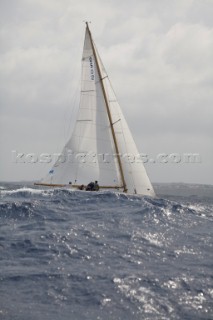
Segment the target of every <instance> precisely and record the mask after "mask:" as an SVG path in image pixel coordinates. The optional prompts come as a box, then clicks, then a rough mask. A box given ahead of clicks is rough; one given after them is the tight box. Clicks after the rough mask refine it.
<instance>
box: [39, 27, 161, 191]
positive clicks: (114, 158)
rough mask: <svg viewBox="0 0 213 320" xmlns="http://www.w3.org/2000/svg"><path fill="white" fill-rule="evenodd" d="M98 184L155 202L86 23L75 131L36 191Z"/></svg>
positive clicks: (103, 187) (151, 188)
mask: <svg viewBox="0 0 213 320" xmlns="http://www.w3.org/2000/svg"><path fill="white" fill-rule="evenodd" d="M95 180H97V181H98V183H99V186H100V190H102V189H104V190H106V189H110V190H114V191H120V192H124V193H127V194H138V195H148V196H155V192H154V189H153V186H152V184H151V182H150V180H149V178H148V175H147V173H146V170H145V168H144V165H143V162H142V160H141V158H140V154H139V152H138V150H137V147H136V144H135V142H134V140H133V137H132V134H131V132H130V130H129V127H128V125H127V122H126V120H125V118H124V115H123V113H122V111H121V108H120V105H119V103H118V101H117V99H116V95H115V93H114V91H113V88H112V85H111V82H110V80H109V77H108V75H107V72H106V70H105V68H104V65H103V63H102V61H101V58H100V56H99V54H98V51H97V49H96V46H95V43H94V41H93V38H92V35H91V31H90V29H89V25H88V22H86V30H85V40H84V47H83V55H82V74H81V91H80V103H79V110H78V114H77V119H76V122H75V126H74V129H73V132H72V135H71V137H70V139H69V140H68V142H67V143H66V145H65V146H64V148H63V151H62V154H61V156H59V158H58V159H57V161H56V163H55V164H54V165H53V167H52V168H51V170H50V171H49V172H48V174H47V175H46V177H45V178H44V179H42V180H41V181H40V182H39V183H36V185H42V186H53V187H66V186H69V187H71V188H79V187H80V186H83V185H87V184H88V183H89V182H90V181H95Z"/></svg>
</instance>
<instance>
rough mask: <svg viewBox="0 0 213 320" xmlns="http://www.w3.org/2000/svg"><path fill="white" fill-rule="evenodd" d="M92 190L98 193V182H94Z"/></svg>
mask: <svg viewBox="0 0 213 320" xmlns="http://www.w3.org/2000/svg"><path fill="white" fill-rule="evenodd" d="M94 190H95V191H98V190H99V184H98V181H95V184H94Z"/></svg>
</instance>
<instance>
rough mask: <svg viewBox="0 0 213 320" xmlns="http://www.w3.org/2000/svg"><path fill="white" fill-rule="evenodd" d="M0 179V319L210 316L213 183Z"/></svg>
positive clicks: (143, 319)
mask: <svg viewBox="0 0 213 320" xmlns="http://www.w3.org/2000/svg"><path fill="white" fill-rule="evenodd" d="M154 188H155V191H156V194H157V197H156V198H154V199H153V198H149V197H147V196H144V197H140V196H131V195H126V194H122V193H113V192H108V191H103V192H101V191H100V192H86V191H73V190H70V189H65V188H64V189H63V188H58V189H52V188H45V187H43V188H41V187H35V186H34V185H33V183H30V182H27V183H24V182H23V183H0V319H4V320H50V319H51V320H72V319H73V320H84V319H88V320H93V319H98V320H101V319H103V320H113V319H114V320H119V319H121V320H125V319H126V320H134V319H138V320H139V319H140V320H146V319H147V320H161V319H162V320H163V319H165V320H168V319H175V320H176V319H178V320H184V319H190V320H198V319H199V320H201V319H205V320H207V319H213V237H212V235H213V186H212V185H199V184H183V183H179V184H160V183H156V184H154Z"/></svg>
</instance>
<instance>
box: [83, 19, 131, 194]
mask: <svg viewBox="0 0 213 320" xmlns="http://www.w3.org/2000/svg"><path fill="white" fill-rule="evenodd" d="M86 29H87V30H88V32H89V36H90V41H91V45H92V51H93V54H94V57H95V62H96V65H97V70H98V75H99V78H100V83H101V89H102V91H103V96H104V101H105V105H106V109H107V115H108V118H109V123H110V128H111V132H112V137H113V142H114V145H115V152H116V157H117V160H118V166H119V170H120V175H121V180H122V184H123V188H124V190H123V191H124V192H127V188H126V182H125V178H124V172H123V168H122V164H121V158H120V154H119V150H118V143H117V139H116V135H115V130H114V127H113V122H112V116H111V113H110V107H109V102H108V99H107V95H106V91H105V87H104V83H103V78H102V74H101V69H100V66H99V64H98V58H97V54H96V51H95V47H94V43H93V40H92V35H91V32H90V29H89V26H88V22H86Z"/></svg>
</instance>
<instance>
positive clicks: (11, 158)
mask: <svg viewBox="0 0 213 320" xmlns="http://www.w3.org/2000/svg"><path fill="white" fill-rule="evenodd" d="M212 16H213V0H132V1H127V0H116V1H115V0H114V1H113V0H108V1H103V0H90V1H87V0H78V1H76V0H75V1H74V0H60V1H59V0H45V1H44V0H10V1H8V0H0V21H1V28H0V115H1V118H0V148H1V152H0V181H20V180H39V179H40V178H42V177H43V176H44V175H46V172H48V171H49V169H50V168H51V166H52V164H53V163H41V162H39V161H38V162H35V163H28V162H29V161H28V160H27V159H28V158H27V155H28V154H31V153H33V154H35V155H36V156H38V157H39V156H40V155H41V154H42V153H49V154H51V155H53V154H55V153H60V152H61V151H62V148H63V146H64V144H65V143H66V141H67V139H68V138H69V135H70V132H71V130H72V127H73V123H74V118H75V114H76V110H77V107H78V97H79V90H80V73H81V55H82V49H83V41H84V32H85V23H84V21H91V24H90V29H91V32H92V34H93V39H94V41H95V43H96V46H97V48H98V51H99V54H100V55H101V58H102V61H103V63H104V65H105V68H106V70H107V72H108V75H109V77H110V80H111V83H112V85H113V87H114V90H115V92H116V96H117V98H118V101H119V103H120V105H121V108H122V110H123V113H124V115H125V118H126V120H127V122H128V124H129V127H130V129H131V131H132V134H133V136H134V139H135V142H136V144H137V146H138V149H139V152H140V153H143V154H146V155H147V159H148V160H149V161H147V163H145V167H146V170H147V172H148V175H149V177H150V180H151V181H152V182H185V183H200V184H213V166H212V163H213V143H212V136H213V19H212ZM22 153H23V154H24V157H22V158H21V160H20V158H19V154H22ZM162 154H163V155H164V156H161V155H162ZM188 154H194V156H192V157H191V160H190V161H187V159H188ZM159 155H160V156H159ZM23 159H24V162H25V163H23V161H22V160H23ZM150 159H151V160H150ZM159 159H160V160H159ZM162 159H164V160H165V159H166V160H165V162H164V163H163V162H162Z"/></svg>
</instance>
